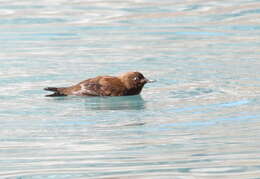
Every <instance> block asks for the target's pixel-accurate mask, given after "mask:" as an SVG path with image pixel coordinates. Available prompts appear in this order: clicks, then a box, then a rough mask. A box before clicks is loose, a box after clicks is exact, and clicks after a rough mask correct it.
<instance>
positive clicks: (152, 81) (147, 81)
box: [144, 78, 156, 83]
mask: <svg viewBox="0 0 260 179" xmlns="http://www.w3.org/2000/svg"><path fill="white" fill-rule="evenodd" d="M144 81H145V83H154V82H156V80H148V79H146V78H145V79H144Z"/></svg>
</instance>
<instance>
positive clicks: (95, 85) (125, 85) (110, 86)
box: [44, 72, 154, 97]
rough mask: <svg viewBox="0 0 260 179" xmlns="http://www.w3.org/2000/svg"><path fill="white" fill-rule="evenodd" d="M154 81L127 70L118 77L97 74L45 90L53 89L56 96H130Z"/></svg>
mask: <svg viewBox="0 0 260 179" xmlns="http://www.w3.org/2000/svg"><path fill="white" fill-rule="evenodd" d="M150 82H154V81H152V80H148V79H147V78H145V77H144V75H143V74H142V73H140V72H126V73H123V74H122V75H120V76H118V77H114V76H97V77H95V78H89V79H87V80H84V81H82V82H80V83H78V84H76V85H73V86H69V87H62V88H57V87H47V88H44V90H47V91H52V92H54V93H53V94H50V95H46V96H48V97H54V96H68V95H74V96H130V95H138V94H140V93H141V91H142V89H143V86H144V85H145V84H146V83H150Z"/></svg>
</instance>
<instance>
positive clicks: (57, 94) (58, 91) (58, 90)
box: [44, 87, 66, 97]
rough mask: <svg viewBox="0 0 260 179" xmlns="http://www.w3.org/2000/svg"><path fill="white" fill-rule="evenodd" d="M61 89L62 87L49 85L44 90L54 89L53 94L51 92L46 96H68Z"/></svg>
mask: <svg viewBox="0 0 260 179" xmlns="http://www.w3.org/2000/svg"><path fill="white" fill-rule="evenodd" d="M60 89H61V88H56V87H47V88H44V90H46V91H53V92H54V93H53V94H49V95H45V96H46V97H55V96H66V95H65V94H62V93H61V92H60Z"/></svg>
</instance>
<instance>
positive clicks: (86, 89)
mask: <svg viewBox="0 0 260 179" xmlns="http://www.w3.org/2000/svg"><path fill="white" fill-rule="evenodd" d="M72 88H73V89H72V90H71V92H72V95H77V96H122V95H124V94H125V87H124V85H123V83H122V82H121V81H120V80H119V79H118V78H116V77H110V76H105V77H104V76H103V77H96V78H91V79H88V80H85V81H82V82H81V83H79V84H77V85H75V86H74V87H72Z"/></svg>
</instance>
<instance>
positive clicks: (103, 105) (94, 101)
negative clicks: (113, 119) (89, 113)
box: [84, 95, 145, 110]
mask: <svg viewBox="0 0 260 179" xmlns="http://www.w3.org/2000/svg"><path fill="white" fill-rule="evenodd" d="M84 100H85V103H84V104H85V108H86V109H87V110H142V109H145V101H144V100H143V98H142V97H141V96H140V95H135V96H122V97H121V96H120V97H88V98H85V99H84Z"/></svg>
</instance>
